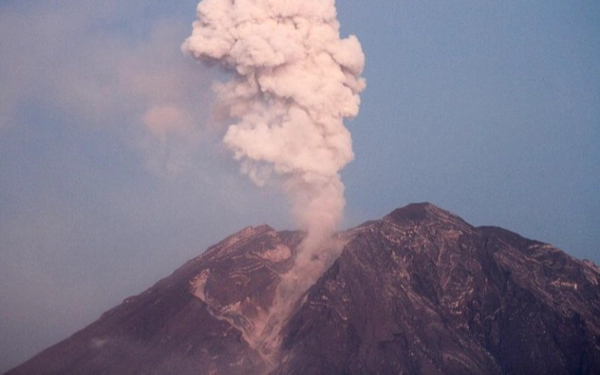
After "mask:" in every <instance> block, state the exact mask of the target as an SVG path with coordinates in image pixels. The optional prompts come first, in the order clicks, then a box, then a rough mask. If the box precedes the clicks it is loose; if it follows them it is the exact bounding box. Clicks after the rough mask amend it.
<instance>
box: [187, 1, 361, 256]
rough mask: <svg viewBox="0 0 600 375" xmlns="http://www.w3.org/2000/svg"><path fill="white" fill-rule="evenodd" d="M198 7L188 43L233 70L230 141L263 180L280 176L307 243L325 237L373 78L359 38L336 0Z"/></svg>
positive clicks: (248, 170) (226, 89)
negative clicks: (343, 29) (343, 24)
mask: <svg viewBox="0 0 600 375" xmlns="http://www.w3.org/2000/svg"><path fill="white" fill-rule="evenodd" d="M197 16H198V20H196V21H195V22H194V23H193V31H192V34H191V36H189V37H188V38H187V40H185V42H184V43H183V45H182V49H183V51H184V52H185V53H188V54H191V55H193V56H194V57H195V58H197V59H199V60H201V61H204V62H207V63H210V64H215V63H216V64H219V65H221V66H222V67H224V68H225V69H227V70H228V71H229V72H231V76H230V77H231V79H230V80H229V81H228V82H225V83H219V84H215V85H214V89H215V91H216V92H217V94H218V98H219V101H220V104H221V105H222V106H223V107H224V108H225V109H226V110H227V115H228V116H229V117H230V119H231V122H232V123H231V125H229V127H228V129H227V132H226V134H225V136H224V139H223V141H224V144H225V145H226V147H227V148H229V149H230V150H231V151H232V152H233V156H234V158H235V159H237V160H239V161H240V162H241V170H242V172H243V173H245V174H247V175H248V176H249V177H250V178H251V179H252V180H253V181H254V182H255V183H256V184H257V185H259V186H260V185H263V184H265V183H266V182H267V181H268V180H269V178H270V177H271V175H272V174H273V173H274V174H276V175H278V176H280V177H281V178H282V180H283V188H284V189H285V191H286V193H287V194H288V196H289V197H290V198H291V201H292V206H293V215H294V218H295V219H296V222H297V225H298V226H299V228H300V229H302V230H305V231H307V233H308V236H307V240H306V241H305V247H307V248H313V247H316V246H318V244H320V243H321V242H322V241H324V240H326V239H327V238H328V237H330V236H331V234H332V233H333V232H334V230H335V229H336V227H337V225H338V223H339V222H340V220H341V218H342V215H343V208H344V205H345V200H344V195H343V193H344V185H343V184H342V182H341V179H340V174H339V172H340V170H341V169H342V168H343V167H344V166H345V165H346V164H347V163H349V162H350V161H351V160H352V159H353V157H354V155H353V152H352V140H351V137H350V132H349V131H348V130H347V129H346V128H345V127H344V124H343V119H344V118H347V117H353V116H356V115H357V114H358V107H359V103H360V99H359V96H358V93H359V92H360V91H361V90H363V89H364V87H365V81H364V79H363V78H361V77H360V74H361V73H362V70H363V66H364V55H363V53H362V50H361V46H360V43H359V42H358V39H357V38H356V37H354V36H350V37H348V38H345V39H342V38H340V35H339V23H338V21H337V19H336V9H335V3H334V0H203V1H201V2H200V3H199V4H198V7H197Z"/></svg>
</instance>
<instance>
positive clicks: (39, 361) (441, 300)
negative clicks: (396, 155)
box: [8, 203, 600, 375]
mask: <svg viewBox="0 0 600 375" xmlns="http://www.w3.org/2000/svg"><path fill="white" fill-rule="evenodd" d="M302 239H303V234H302V233H300V232H295V231H276V230H274V229H272V228H271V227H269V226H266V225H263V226H259V227H249V228H246V229H244V230H242V231H240V232H238V233H236V234H234V235H232V236H230V237H228V238H226V239H225V240H223V241H222V242H220V243H218V244H216V245H214V246H212V247H210V248H209V249H207V250H206V251H205V252H204V253H203V254H202V255H200V256H198V257H197V258H194V259H192V260H190V261H189V262H187V263H186V264H184V265H183V266H182V267H181V268H179V269H178V270H176V271H175V272H174V273H173V274H171V275H170V276H169V277H167V278H165V279H163V280H161V281H159V282H158V283H156V284H155V285H154V286H152V287H151V288H150V289H148V290H147V291H145V292H143V293H141V294H139V295H137V296H134V297H130V298H127V299H126V300H125V301H123V303H122V304H120V305H119V306H117V307H115V308H113V309H111V310H109V311H107V312H106V313H104V314H103V315H102V316H101V317H100V319H98V320H97V321H96V322H94V323H92V324H91V325H89V326H88V327H86V328H84V329H83V330H81V331H79V332H77V333H75V334H74V335H73V336H71V337H69V338H67V339H66V340H64V341H62V342H60V343H58V344H56V345H54V346H52V347H50V348H48V349H46V350H44V351H43V352H41V353H40V354H38V355H36V356H35V357H33V358H32V359H30V360H29V361H27V362H25V363H23V364H22V365H20V366H18V367H16V368H15V369H13V370H11V371H9V372H8V374H10V375H14V374H34V373H35V374H37V373H44V374H83V373H86V374H91V373H94V374H99V373H110V374H265V373H272V374H339V373H348V374H364V373H381V374H388V373H394V374H398V373H408V374H518V373H523V374H525V373H526V374H550V373H551V374H598V373H600V286H599V283H600V269H599V268H598V267H597V266H595V265H594V264H593V263H592V262H589V261H579V260H576V259H574V258H572V257H570V256H568V255H566V254H565V253H563V252H562V251H560V250H558V249H556V248H554V247H552V246H550V245H548V244H545V243H542V242H538V241H533V240H529V239H526V238H523V237H521V236H519V235H517V234H515V233H512V232H510V231H507V230H505V229H501V228H497V227H473V226H471V225H469V224H468V223H466V222H465V221H464V220H462V219H461V218H459V217H457V216H456V215H453V214H451V213H449V212H447V211H444V210H442V209H440V208H438V207H436V206H434V205H432V204H429V203H421V204H411V205H408V206H406V207H403V208H399V209H397V210H394V211H393V212H391V213H390V214H389V215H387V216H385V217H384V218H382V219H380V220H375V221H370V222H367V223H364V224H362V225H360V226H358V227H356V228H353V229H350V230H348V231H345V232H342V233H339V234H338V235H337V236H336V238H335V239H334V240H335V241H334V242H335V243H334V244H329V246H340V247H341V255H339V257H337V258H336V259H330V260H321V261H325V262H326V267H325V268H324V272H323V273H322V274H319V275H317V276H316V277H315V281H314V282H310V285H308V286H307V288H308V289H307V290H306V291H305V292H303V293H301V294H299V295H298V296H297V297H294V298H287V297H289V295H287V294H286V291H287V289H286V285H289V283H288V282H287V280H288V278H289V275H291V274H292V272H291V270H293V269H294V264H295V259H296V257H297V255H298V253H299V249H300V246H301V243H302ZM300 276H301V275H300Z"/></svg>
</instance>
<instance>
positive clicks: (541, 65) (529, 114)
mask: <svg viewBox="0 0 600 375" xmlns="http://www.w3.org/2000/svg"><path fill="white" fill-rule="evenodd" d="M196 3H197V1H195V0H191V1H190V0H182V1H178V2H165V1H158V0H144V1H142V0H129V1H127V2H123V1H114V0H105V1H102V2H97V1H90V0H78V1H70V0H68V1H33V0H19V1H16V0H14V1H13V0H4V1H0V51H1V53H0V301H1V302H0V347H2V348H3V349H2V351H1V353H0V372H3V371H5V370H8V369H9V368H11V367H13V366H15V365H17V364H19V363H20V362H22V361H24V360H26V359H28V358H29V357H31V356H32V355H34V354H35V353H37V352H39V351H40V350H42V349H44V348H46V347H48V346H49V345H52V344H54V343H56V342H58V341H59V340H61V339H64V338H66V337H68V336H69V335H71V334H73V333H74V332H75V331H77V330H78V329H81V328H83V327H85V326H86V325H87V324H89V323H91V322H92V321H94V320H95V319H97V318H98V317H99V316H100V315H101V313H102V312H104V311H106V310H108V309H109V308H111V307H113V306H115V305H117V304H119V303H120V302H121V301H122V300H123V299H125V298H126V297H128V296H131V295H135V294H138V293H140V292H142V291H144V290H145V289H147V288H148V287H150V286H151V285H152V284H153V283H154V282H156V281H158V280H159V279H160V278H163V277H165V276H167V275H169V274H170V273H171V272H173V271H174V270H175V269H176V268H177V267H179V266H180V265H182V264H183V263H184V262H185V261H187V260H188V259H190V258H193V257H195V256H197V255H199V254H201V253H202V252H203V251H204V250H205V249H206V248H207V247H208V246H210V245H212V244H214V243H216V242H218V241H220V240H221V239H223V238H224V237H226V236H227V235H229V234H232V233H234V232H236V231H238V230H240V229H242V228H244V227H246V226H249V225H259V224H263V223H266V224H269V225H271V226H273V227H274V228H276V229H294V221H293V220H292V218H291V216H290V213H289V210H290V202H289V200H288V199H287V198H286V196H285V195H284V194H283V193H282V191H281V189H279V188H278V186H277V184H267V185H266V186H263V187H261V188H259V187H257V186H256V185H254V184H253V183H252V182H251V181H250V180H249V179H248V178H247V176H244V175H242V174H241V173H240V172H239V168H240V167H239V164H238V163H237V162H236V161H235V160H233V159H232V157H231V152H230V151H228V150H227V149H226V148H225V147H224V146H223V144H222V142H221V139H222V137H223V135H224V128H223V126H222V125H221V124H220V121H219V116H218V111H216V110H215V102H214V100H215V96H214V94H213V92H212V90H211V85H212V83H213V82H215V81H219V80H221V81H222V80H223V79H224V78H225V77H226V74H225V73H224V72H223V71H221V70H219V69H218V68H217V67H207V66H204V65H202V64H200V63H198V62H196V61H194V59H192V58H190V57H189V56H185V55H184V54H183V53H182V52H181V48H180V46H181V43H182V42H183V41H184V40H185V38H186V37H187V36H188V35H189V34H190V32H191V24H192V22H193V21H194V20H195V8H196ZM337 8H338V19H339V21H340V24H341V33H342V36H344V37H346V36H348V35H350V34H354V35H356V36H357V37H358V39H359V40H360V42H361V44H362V49H363V51H364V54H365V56H366V65H365V70H364V72H363V76H364V77H365V78H366V81H367V87H366V89H365V90H364V91H363V92H362V93H361V107H360V113H359V114H358V116H357V117H356V118H354V119H351V120H347V121H346V126H347V128H348V129H349V130H350V132H351V134H352V139H353V149H354V154H355V160H354V161H353V162H351V163H350V164H349V165H348V166H346V167H345V168H344V169H343V171H342V181H343V183H344V185H345V197H346V208H345V216H344V219H343V224H342V225H341V227H340V229H345V228H349V227H352V226H355V225H358V224H360V223H362V222H364V221H367V220H371V219H377V218H381V217H382V216H384V215H385V214H387V213H389V212H390V211H392V210H393V209H394V208H397V207H401V206H404V205H406V204H408V203H412V202H423V201H428V202H431V203H434V204H436V205H437V206H439V207H441V208H444V209H446V210H449V211H451V212H453V213H455V214H457V215H459V216H460V217H462V218H463V219H465V220H466V221H467V222H469V223H471V224H473V225H495V226H500V227H503V228H506V229H509V230H512V231H514V232H517V233H519V234H521V235H522V236H524V237H527V238H531V239H536V240H539V241H543V242H547V243H550V244H553V245H554V246H556V247H558V248H560V249H562V250H564V251H565V252H567V253H568V254H570V255H572V256H574V257H576V258H578V259H584V258H586V259H590V260H592V261H594V262H595V263H596V264H599V263H600V193H599V188H598V187H599V186H600V167H599V166H598V164H599V162H600V64H599V62H600V21H599V20H600V3H598V2H597V1H577V2H564V1H550V0H544V1H533V0H532V1H525V2H500V1H496V2H493V1H486V2H483V1H467V0H465V1H443V2H442V1H421V0H419V1H416V0H415V1H413V0H408V1H391V0H372V1H369V2H365V1H358V0H345V1H337Z"/></svg>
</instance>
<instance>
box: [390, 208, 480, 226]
mask: <svg viewBox="0 0 600 375" xmlns="http://www.w3.org/2000/svg"><path fill="white" fill-rule="evenodd" d="M383 220H384V221H392V222H395V223H398V224H400V223H407V222H410V223H419V222H425V221H430V222H440V223H450V224H453V225H457V226H459V227H463V228H465V229H469V230H470V229H473V227H472V226H471V225H470V224H468V223H467V222H466V221H464V220H463V219H461V218H460V217H458V216H456V215H455V214H453V213H451V212H449V211H446V210H444V209H441V208H439V207H438V206H436V205H434V204H432V203H429V202H422V203H411V204H408V205H406V206H404V207H400V208H397V209H395V210H394V211H392V212H390V213H389V214H388V215H386V216H385V217H384V218H383Z"/></svg>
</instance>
